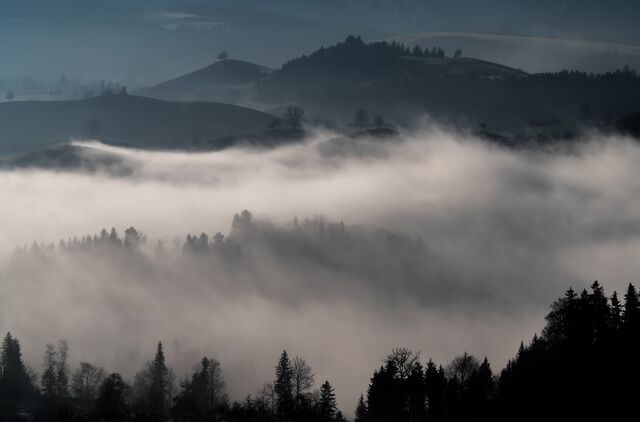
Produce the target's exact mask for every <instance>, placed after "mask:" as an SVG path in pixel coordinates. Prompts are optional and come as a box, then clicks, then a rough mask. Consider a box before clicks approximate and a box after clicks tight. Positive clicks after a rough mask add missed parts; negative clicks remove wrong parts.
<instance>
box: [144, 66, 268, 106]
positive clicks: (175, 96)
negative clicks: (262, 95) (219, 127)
mask: <svg viewBox="0 0 640 422" xmlns="http://www.w3.org/2000/svg"><path fill="white" fill-rule="evenodd" d="M270 72H271V70H270V69H268V68H266V67H263V66H259V65H256V64H253V63H249V62H245V61H242V60H232V59H228V60H222V61H218V62H216V63H214V64H212V65H209V66H207V67H204V68H202V69H199V70H196V71H195V72H191V73H188V74H186V75H183V76H180V77H178V78H175V79H171V80H169V81H167V82H163V83H161V84H158V85H155V86H153V87H150V88H147V89H143V90H141V91H140V94H142V95H144V96H147V97H152V98H159V99H163V100H172V101H219V102H225V103H232V104H239V103H243V102H247V101H249V100H250V98H251V97H252V95H253V88H254V84H255V83H256V82H257V81H258V80H260V79H261V78H263V77H264V76H266V75H267V74H269V73H270Z"/></svg>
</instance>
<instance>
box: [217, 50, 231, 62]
mask: <svg viewBox="0 0 640 422" xmlns="http://www.w3.org/2000/svg"><path fill="white" fill-rule="evenodd" d="M228 58H229V52H228V51H227V50H222V51H221V52H220V53H218V60H227V59H228Z"/></svg>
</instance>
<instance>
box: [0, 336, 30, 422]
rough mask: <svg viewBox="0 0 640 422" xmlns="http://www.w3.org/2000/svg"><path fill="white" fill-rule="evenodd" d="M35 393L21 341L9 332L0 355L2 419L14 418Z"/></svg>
mask: <svg viewBox="0 0 640 422" xmlns="http://www.w3.org/2000/svg"><path fill="white" fill-rule="evenodd" d="M34 393H35V387H34V385H33V382H32V380H31V377H30V375H29V372H28V370H27V368H26V366H25V364H24V362H23V361H22V351H21V349H20V342H19V341H18V339H17V338H15V337H13V336H12V335H11V333H7V334H6V336H5V337H4V339H3V340H2V354H1V355H0V420H11V419H13V418H14V417H15V415H16V414H17V413H18V412H19V411H20V409H21V407H22V405H23V403H25V401H26V400H28V399H29V398H30V396H31V395H33V394H34Z"/></svg>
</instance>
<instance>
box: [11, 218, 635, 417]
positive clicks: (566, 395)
mask: <svg viewBox="0 0 640 422" xmlns="http://www.w3.org/2000/svg"><path fill="white" fill-rule="evenodd" d="M262 225H263V226H264V225H266V226H268V224H266V223H262ZM255 232H262V235H261V236H262V237H259V236H257V235H256V233H255ZM252 233H253V234H252ZM304 233H306V234H304ZM310 233H313V235H314V236H316V241H315V242H311V241H310V240H309V239H308V238H306V237H305V236H311V234H310ZM243 236H244V241H243ZM291 236H298V240H297V242H296V243H291V244H289V246H288V248H290V249H291V250H287V251H285V252H286V253H288V254H292V253H294V251H293V250H296V251H298V250H299V249H306V250H305V251H304V254H307V255H313V256H316V258H317V255H318V254H320V255H322V256H321V257H320V258H319V259H321V260H322V261H323V262H324V263H325V264H331V261H332V260H334V259H335V256H332V255H329V254H328V252H327V251H328V250H332V249H336V248H337V249H338V253H339V254H340V253H345V251H346V250H348V249H351V248H353V249H355V250H357V249H358V248H359V247H362V246H364V245H365V244H366V243H369V246H368V250H367V253H371V252H372V251H375V250H376V249H377V248H382V247H383V246H382V245H387V246H386V249H383V250H382V252H380V253H379V255H373V256H382V255H386V254H389V253H390V251H392V250H404V251H406V250H410V249H418V250H423V249H424V245H422V246H421V245H420V243H416V241H414V240H411V239H403V238H401V237H399V236H397V235H396V236H393V235H391V234H389V233H382V234H380V233H378V234H376V235H371V234H370V235H368V236H369V237H366V236H365V235H364V234H362V233H360V234H358V232H357V230H355V229H354V228H349V227H345V226H344V224H342V223H325V222H322V221H318V220H305V221H303V222H299V221H298V220H297V219H296V220H294V222H293V224H292V226H291V228H290V231H289V232H284V231H277V230H275V229H273V228H271V231H269V229H268V227H267V228H265V227H261V225H260V224H259V223H257V222H255V221H253V220H252V215H251V213H249V212H248V211H245V212H243V213H241V214H238V215H236V216H235V218H234V221H233V231H232V234H231V235H230V236H229V238H225V237H224V236H223V235H221V234H216V235H214V236H213V237H212V238H211V239H209V237H208V236H207V235H206V234H201V235H196V236H192V235H188V236H187V237H186V240H185V241H184V242H183V243H182V245H181V247H180V252H179V254H180V255H181V256H182V257H183V259H186V260H188V261H187V262H188V263H189V265H191V266H193V267H195V268H196V271H200V272H202V273H208V272H210V271H211V267H210V266H208V265H207V264H206V263H208V262H210V261H214V262H215V265H218V266H227V267H233V266H234V264H233V262H234V261H235V262H242V265H241V266H244V265H245V264H247V261H243V260H244V259H245V258H246V255H247V254H248V253H251V250H249V249H247V248H246V243H243V242H246V238H247V237H249V238H250V239H251V241H252V242H269V244H270V245H271V246H274V245H276V244H280V247H281V248H283V245H285V244H287V242H290V241H291V239H288V237H291ZM371 236H373V237H371ZM376 236H382V238H383V239H384V241H380V240H377V241H375V242H374V240H373V239H379V237H378V238H377V237H376ZM317 237H320V238H322V239H324V242H326V245H325V246H326V250H325V249H323V248H321V247H319V246H318V244H317ZM305 239H306V240H305ZM347 239H350V240H347ZM354 242H355V243H354ZM371 242H374V243H371ZM144 243H145V236H144V235H142V234H141V233H140V232H139V231H137V230H136V229H134V228H129V229H128V230H126V231H125V233H124V236H123V237H120V236H119V235H118V233H117V232H116V231H115V230H111V232H108V231H107V230H103V231H102V232H101V233H100V234H99V235H96V236H84V237H82V238H75V239H71V240H68V241H61V242H60V243H59V245H58V246H54V245H51V246H45V245H39V244H34V245H33V246H32V247H30V248H25V249H20V250H17V251H16V254H15V255H14V257H13V259H12V263H11V264H10V269H9V273H11V272H12V271H17V270H20V271H25V268H24V267H29V266H30V267H38V266H40V265H42V263H43V262H46V261H49V262H50V263H51V262H58V261H65V262H66V263H67V264H69V263H71V265H72V266H78V265H81V264H80V263H81V262H83V263H85V265H88V264H86V263H87V262H90V261H88V260H91V259H94V260H101V261H102V262H103V263H105V264H106V265H109V266H122V269H121V271H122V272H121V275H122V276H123V277H124V274H125V273H128V274H129V276H130V277H132V278H131V279H129V280H128V282H131V280H133V279H135V278H138V277H140V278H143V277H141V275H143V274H145V272H147V271H149V268H147V265H148V263H147V264H144V261H145V258H144V256H145V255H144V254H143V253H142V252H141V250H140V248H141V247H142V246H143V245H144ZM314 245H315V246H314ZM354 245H356V246H355V247H354ZM164 248H165V247H164V246H162V245H158V246H157V247H156V248H155V253H156V256H160V257H162V258H163V259H166V260H168V261H169V263H168V265H169V266H170V265H174V264H175V262H176V261H173V260H171V259H170V258H169V256H170V253H169V251H167V250H164ZM284 249H287V248H284ZM254 252H255V251H254ZM423 252H424V250H423ZM92 256H93V258H92ZM369 256H371V255H369ZM34 257H37V259H38V260H39V261H34ZM73 257H76V258H78V260H73V259H71V258H73ZM69 259H70V260H69ZM298 259H299V258H298ZM393 259H395V258H393V257H392V258H391V261H393ZM407 259H408V260H405V261H403V262H402V263H401V265H411V262H410V261H411V259H413V258H411V256H410V257H409V258H407ZM416 259H417V258H416ZM126 260H129V261H130V262H129V264H127V261H126ZM370 260H371V259H370ZM374 261H375V259H374ZM131 262H138V263H139V265H138V266H137V267H135V266H132V265H131ZM356 262H358V261H356ZM140 263H141V264H140ZM60 265H61V266H64V265H63V264H60ZM333 265H344V262H343V263H335V262H334V263H333ZM384 265H385V264H383V265H382V266H384ZM414 265H415V264H414ZM356 266H357V265H356ZM382 266H381V267H382ZM103 268H104V267H103ZM103 268H102V269H101V270H103ZM181 268H184V267H181ZM236 270H237V269H236ZM40 271H44V273H45V274H46V275H47V277H48V278H52V277H60V276H64V274H63V273H59V272H58V273H56V272H54V271H60V270H59V269H57V270H56V267H55V266H53V265H49V266H45V267H43V268H41V269H40ZM162 271H164V269H163V270H162ZM366 271H370V274H371V278H372V280H375V276H374V274H375V272H376V268H375V267H372V268H369V269H368V270H366ZM131 273H133V274H131ZM31 274H32V275H33V276H34V277H35V276H36V275H37V271H35V270H33V272H32V273H31ZM155 274H156V275H157V274H159V273H155ZM249 274H251V273H249ZM415 274H419V273H414V275H415ZM108 276H111V277H117V275H115V276H114V275H113V274H108ZM171 277H172V276H171V275H170V276H169V278H171ZM176 277H177V276H176ZM250 277H256V275H255V274H253V275H250ZM85 278H86V274H85ZM176 279H178V278H176ZM238 280H239V279H236V281H238ZM85 281H86V280H85ZM115 281H116V280H113V281H112V282H115ZM154 282H155V283H156V286H159V285H158V284H157V283H159V282H160V281H158V280H157V279H156V280H154ZM184 282H186V280H183V283H184ZM304 287H305V288H309V285H307V286H304ZM342 287H343V289H342V292H343V294H345V292H346V291H348V289H350V288H351V289H353V288H357V286H351V287H348V286H342ZM35 288H37V286H35ZM235 288H241V289H242V288H244V287H243V286H235ZM439 299H440V300H444V299H443V298H442V297H441V298H439ZM284 300H286V298H285V299H284ZM639 335H640V296H639V294H638V292H637V291H636V289H635V287H634V286H633V285H632V284H630V285H629V286H628V289H627V291H626V292H625V293H624V295H623V297H622V298H621V297H619V295H618V293H616V292H613V294H611V296H608V295H607V294H606V293H605V291H604V288H603V287H602V286H601V285H600V283H598V282H597V281H596V282H594V283H593V284H592V285H591V287H590V289H589V290H586V289H585V290H583V291H581V292H579V293H578V292H576V291H574V290H573V289H569V290H568V291H567V292H566V293H565V295H564V296H563V297H561V298H559V299H558V300H556V301H555V302H554V303H553V304H552V305H551V311H550V312H549V313H548V315H547V317H546V325H545V326H544V328H543V329H542V330H541V332H540V334H536V335H534V336H533V338H532V339H531V340H530V341H529V342H527V343H524V342H523V343H522V344H520V347H519V349H518V350H517V352H516V354H515V356H514V357H513V358H512V359H511V360H510V361H509V362H508V364H507V365H506V367H505V368H504V369H502V370H501V371H495V369H494V368H493V367H492V366H491V364H490V362H489V360H488V359H487V358H486V357H483V358H479V357H475V356H472V355H471V354H469V353H466V352H464V351H461V352H462V353H461V354H460V355H458V356H452V357H451V360H450V361H448V362H441V363H435V362H434V361H433V360H431V359H426V360H425V359H423V357H424V356H422V355H421V354H420V353H419V352H414V351H411V350H409V349H406V348H402V347H399V348H396V349H393V350H391V351H390V353H389V355H388V356H387V357H386V358H385V359H384V361H383V365H382V366H380V367H379V368H377V369H375V370H374V372H373V375H372V377H371V379H370V383H369V387H368V389H367V391H363V392H362V396H361V397H360V399H359V401H358V402H357V403H354V405H356V411H355V421H356V422H378V421H380V422H382V421H385V422H386V421H398V422H404V421H407V422H414V421H415V422H417V421H471V420H505V421H506V420H541V419H547V418H549V415H554V418H555V417H558V418H565V419H577V418H582V419H587V420H589V419H595V418H600V419H606V418H611V417H616V416H619V415H623V414H624V412H627V411H629V410H630V409H631V408H632V406H633V397H634V395H635V394H636V392H637V387H634V385H633V382H635V380H636V379H637V378H638V376H640V373H639V372H640V370H639V369H638V366H637V364H636V362H635V358H636V357H637V356H638V353H639V352H640V336H639ZM19 336H20V333H16V332H12V333H7V334H6V336H5V337H4V340H3V342H2V354H1V358H0V412H1V413H0V419H1V420H3V421H11V420H35V421H68V420H75V421H126V420H144V421H147V420H152V421H165V420H166V421H168V420H175V421H230V422H231V421H265V422H276V421H285V422H289V421H318V422H320V421H325V422H329V421H331V422H339V421H342V420H345V415H344V413H342V412H341V411H340V410H339V409H338V408H337V404H336V395H337V394H340V392H339V391H334V389H333V387H332V385H331V383H330V381H324V380H316V379H315V375H314V372H313V370H312V368H311V367H310V365H309V364H307V362H306V361H305V360H304V359H303V358H302V357H300V356H290V355H289V354H288V352H287V351H284V352H282V354H281V355H280V357H279V358H278V357H277V356H274V361H275V370H274V375H273V382H271V383H268V384H267V385H265V386H264V387H263V388H262V389H261V390H259V392H258V393H256V394H252V395H250V396H248V397H246V398H245V399H244V400H239V401H231V400H230V399H229V398H228V395H227V392H226V382H225V378H224V375H223V365H224V362H222V363H221V362H219V361H218V360H216V359H215V358H213V357H211V356H204V357H202V358H201V359H200V360H199V361H193V362H191V364H192V365H195V366H194V367H193V370H192V372H191V374H189V375H188V376H187V377H178V376H176V372H175V371H174V370H173V369H172V368H170V367H169V365H168V364H167V359H166V356H165V351H164V349H163V345H162V343H157V348H156V353H155V356H151V355H149V356H148V358H149V360H148V362H147V363H146V364H144V365H143V366H142V367H140V368H138V371H137V374H136V375H135V376H133V377H126V376H124V375H121V374H120V373H117V372H112V371H113V370H114V369H116V368H102V367H100V366H99V365H96V364H95V362H91V359H90V357H87V359H86V361H83V362H81V363H80V364H79V365H78V366H77V367H75V368H70V367H69V366H70V365H69V363H68V360H69V359H68V356H69V350H70V347H73V345H69V344H68V343H67V342H66V341H64V340H61V341H60V342H58V343H57V344H55V345H54V344H49V345H48V346H47V347H46V349H45V350H44V353H43V361H42V369H41V370H40V371H37V370H34V369H33V368H32V367H30V366H29V365H28V364H27V363H26V362H25V361H24V360H23V358H22V350H21V345H20V342H19V340H18V338H19ZM149 346H150V347H153V345H152V344H151V345H149ZM426 352H427V353H428V351H426ZM96 361H97V359H96ZM372 369H374V368H372ZM629 380H632V383H631V384H630V383H629ZM316 387H318V388H316ZM256 388H259V386H256ZM585 400H593V402H592V403H591V404H589V405H586V404H585ZM345 410H346V409H345ZM345 413H346V412H345Z"/></svg>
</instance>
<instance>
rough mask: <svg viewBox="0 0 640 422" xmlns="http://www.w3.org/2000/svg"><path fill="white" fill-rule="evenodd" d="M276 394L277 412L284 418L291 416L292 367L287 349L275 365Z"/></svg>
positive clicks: (292, 399)
mask: <svg viewBox="0 0 640 422" xmlns="http://www.w3.org/2000/svg"><path fill="white" fill-rule="evenodd" d="M273 389H274V392H275V394H276V407H277V412H278V414H279V415H280V417H282V418H283V419H285V420H288V419H290V418H291V415H292V412H293V405H294V397H293V367H292V366H291V360H290V359H289V355H288V354H287V351H286V350H284V351H283V352H282V355H280V359H278V364H277V365H276V380H275V381H274V383H273Z"/></svg>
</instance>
